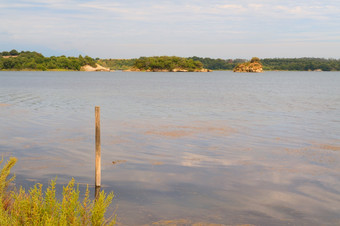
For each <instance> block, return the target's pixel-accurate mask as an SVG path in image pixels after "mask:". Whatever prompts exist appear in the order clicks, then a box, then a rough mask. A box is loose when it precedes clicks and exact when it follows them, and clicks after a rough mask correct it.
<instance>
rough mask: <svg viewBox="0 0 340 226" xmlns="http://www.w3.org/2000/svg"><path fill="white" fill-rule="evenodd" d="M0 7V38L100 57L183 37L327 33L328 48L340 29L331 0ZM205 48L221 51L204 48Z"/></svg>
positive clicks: (287, 37)
mask: <svg viewBox="0 0 340 226" xmlns="http://www.w3.org/2000/svg"><path fill="white" fill-rule="evenodd" d="M0 8H1V11H2V13H1V15H0V19H1V20H2V23H1V25H0V30H1V31H2V32H3V33H2V35H0V42H1V41H2V42H4V41H5V40H6V39H11V40H14V42H17V43H20V44H25V43H26V44H27V45H29V44H38V43H40V44H42V45H45V46H54V47H55V48H58V49H64V50H67V49H69V48H76V49H79V51H83V52H87V51H90V53H89V54H94V55H95V56H100V57H102V56H109V57H114V56H112V55H110V54H111V53H113V52H115V51H116V50H117V48H116V47H117V46H119V45H124V46H128V45H130V46H140V47H141V48H140V49H144V47H143V46H147V45H155V46H162V48H161V49H162V50H163V51H164V54H167V52H174V50H173V49H172V48H176V47H175V46H183V45H185V44H187V45H196V47H195V48H200V47H201V49H208V46H213V45H220V46H229V45H232V44H235V45H238V44H242V43H243V44H244V45H248V44H256V43H257V44H259V43H274V42H277V43H280V42H281V43H289V42H291V41H292V40H303V39H305V38H308V40H309V41H311V42H312V41H313V40H314V41H315V42H328V41H333V42H334V43H337V44H336V47H335V48H334V51H335V49H336V48H338V46H339V45H340V44H339V41H338V42H335V41H334V40H335V39H336V38H337V37H338V31H339V30H340V27H339V24H340V16H339V15H340V4H339V3H337V2H334V1H323V2H321V3H320V2H318V1H308V2H306V1H302V0H297V1H288V2H287V1H283V0H278V1H267V0H260V1H257V2H256V3H254V1H250V0H240V1H238V2H237V3H235V2H231V1H227V0H225V1H215V0H212V1H209V2H207V1H203V0H196V1H192V0H183V1H155V0H149V1H136V0H126V1H122V0H117V1H108V0H94V1H76V0H73V1H65V0H51V1H42V0H32V1H23V0H21V1H18V0H12V1H8V2H6V4H4V3H2V4H1V3H0ZM321 34H322V35H321ZM203 46H205V47H204V48H203ZM127 48H128V47H127ZM95 49H97V50H95ZM118 49H122V48H118ZM186 49H188V51H191V50H190V49H191V48H186ZM182 50H183V49H177V52H178V53H181V54H182V53H183V51H182ZM132 51H133V50H131V51H129V52H132ZM157 51H158V50H157ZM157 51H153V50H149V52H150V53H151V52H157ZM242 51H244V53H246V51H247V50H246V49H245V50H242ZM338 52H339V51H338ZM125 53H126V52H125ZM125 53H124V55H125ZM115 54H118V53H117V52H115ZM120 54H122V53H120ZM143 55H148V53H147V52H146V53H145V54H143ZM187 55H191V54H190V52H187ZM205 55H206V56H212V55H220V54H219V53H217V52H216V50H214V52H211V51H209V50H207V52H206V54H205Z"/></svg>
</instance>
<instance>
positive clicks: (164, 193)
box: [0, 72, 340, 225]
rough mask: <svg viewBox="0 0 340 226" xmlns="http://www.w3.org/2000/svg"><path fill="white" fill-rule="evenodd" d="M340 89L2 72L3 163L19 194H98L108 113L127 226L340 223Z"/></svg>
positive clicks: (325, 75)
mask: <svg viewBox="0 0 340 226" xmlns="http://www.w3.org/2000/svg"><path fill="white" fill-rule="evenodd" d="M339 87H340V73H339V72H265V73H262V74H235V73H232V72H212V73H133V72H131V73H129V72H125V73H124V72H111V73H95V72H93V73H86V72H0V155H3V156H5V157H8V156H15V157H17V158H18V163H17V165H16V166H15V168H14V170H13V171H14V172H15V173H16V175H17V180H16V182H17V185H22V186H29V185H31V184H32V183H36V182H40V183H43V184H47V183H48V181H49V179H52V178H55V177H56V176H57V177H58V183H59V184H60V188H59V190H60V189H61V186H62V185H64V184H65V183H66V182H68V181H69V180H70V179H71V178H72V177H74V178H75V179H76V180H77V182H79V183H80V184H81V189H84V187H85V184H90V185H91V186H92V187H91V188H92V189H93V183H94V106H95V105H98V106H100V107H101V126H102V131H101V133H102V185H103V188H104V190H105V191H106V192H110V191H114V192H115V195H116V196H115V199H114V202H113V204H112V205H111V211H113V210H115V209H117V210H116V213H117V216H118V217H117V220H118V221H119V222H121V223H123V224H124V225H143V224H151V223H153V222H158V223H160V224H162V223H163V224H165V223H166V222H165V221H166V220H169V221H172V222H174V223H177V224H178V225H189V224H193V223H198V222H201V223H202V222H203V223H217V224H228V225H229V224H231V225H237V224H254V225H340V214H339V213H340V88H339ZM113 162H115V164H113Z"/></svg>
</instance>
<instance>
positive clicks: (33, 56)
mask: <svg viewBox="0 0 340 226" xmlns="http://www.w3.org/2000/svg"><path fill="white" fill-rule="evenodd" d="M87 64H88V65H91V66H93V67H96V62H95V60H94V59H92V58H91V57H89V56H85V57H82V56H81V55H79V57H66V56H59V57H55V56H52V57H44V56H43V55H42V54H40V53H37V52H30V51H22V52H20V53H19V52H18V51H16V50H11V51H10V52H7V51H3V52H0V70H40V71H46V70H74V71H79V70H80V68H81V67H82V66H84V65H87Z"/></svg>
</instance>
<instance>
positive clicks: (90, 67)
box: [80, 64, 110, 71]
mask: <svg viewBox="0 0 340 226" xmlns="http://www.w3.org/2000/svg"><path fill="white" fill-rule="evenodd" d="M80 70H81V71H110V68H107V67H103V66H101V65H99V64H96V67H92V66H90V65H85V66H82V67H81V69H80Z"/></svg>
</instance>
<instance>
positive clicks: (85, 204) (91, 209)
mask: <svg viewBox="0 0 340 226" xmlns="http://www.w3.org/2000/svg"><path fill="white" fill-rule="evenodd" d="M2 162H3V159H1V161H0V165H1V164H2ZM16 162H17V159H16V158H10V159H9V160H8V161H7V163H6V164H5V165H4V166H3V168H2V170H1V173H0V225H32V226H33V225H34V226H35V225H44V226H45V225H60V226H63V225H96V226H97V225H114V224H115V220H114V219H113V217H110V218H108V219H106V218H105V216H104V215H105V212H106V210H107V208H108V206H109V205H110V204H111V202H112V199H113V193H110V194H108V195H106V194H105V192H104V191H102V192H100V193H99V196H98V197H97V199H96V200H93V201H91V200H90V198H89V193H90V192H89V189H88V187H87V188H86V192H85V197H84V199H83V200H82V202H81V201H80V200H79V187H78V186H77V187H75V180H74V179H72V180H71V181H70V182H69V183H68V185H67V186H66V187H63V194H62V195H63V198H62V200H61V201H59V200H58V199H57V198H56V190H55V185H56V180H51V182H50V184H49V185H48V188H47V189H46V191H45V192H43V189H42V187H43V186H42V184H39V183H37V184H35V185H34V186H33V187H32V188H30V189H29V190H28V191H25V189H23V188H22V187H20V189H19V190H17V189H16V188H15V187H14V186H10V183H11V182H12V181H14V179H15V176H13V177H12V178H8V176H9V174H10V170H11V168H12V167H13V166H14V165H15V163H16Z"/></svg>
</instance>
